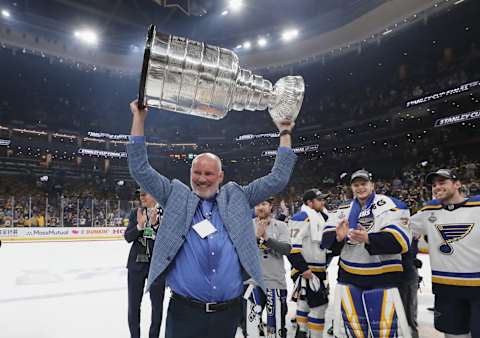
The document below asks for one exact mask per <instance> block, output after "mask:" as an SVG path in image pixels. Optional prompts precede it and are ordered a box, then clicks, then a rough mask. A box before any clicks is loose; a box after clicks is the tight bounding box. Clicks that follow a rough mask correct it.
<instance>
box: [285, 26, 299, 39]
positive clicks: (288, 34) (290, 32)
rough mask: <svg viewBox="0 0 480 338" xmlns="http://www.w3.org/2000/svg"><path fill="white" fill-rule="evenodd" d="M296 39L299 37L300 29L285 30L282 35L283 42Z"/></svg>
mask: <svg viewBox="0 0 480 338" xmlns="http://www.w3.org/2000/svg"><path fill="white" fill-rule="evenodd" d="M296 37H298V29H295V28H291V29H287V30H284V31H283V33H282V39H283V41H290V40H292V39H294V38H296Z"/></svg>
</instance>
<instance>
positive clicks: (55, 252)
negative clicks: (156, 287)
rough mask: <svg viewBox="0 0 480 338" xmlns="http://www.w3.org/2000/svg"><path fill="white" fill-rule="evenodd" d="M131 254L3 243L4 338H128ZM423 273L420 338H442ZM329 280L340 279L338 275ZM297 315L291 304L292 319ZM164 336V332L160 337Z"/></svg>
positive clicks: (105, 245)
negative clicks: (435, 328)
mask: <svg viewBox="0 0 480 338" xmlns="http://www.w3.org/2000/svg"><path fill="white" fill-rule="evenodd" d="M129 249H130V247H129V245H128V244H127V243H126V242H124V241H88V242H41V243H4V244H3V246H2V247H1V248H0V268H1V272H0V337H1V338H97V337H105V338H110V337H115V338H128V337H129V332H128V325H127V270H126V268H125V264H126V261H127V255H128V252H129ZM422 260H423V261H424V263H426V264H424V268H423V271H425V269H426V270H427V271H428V269H429V264H428V258H427V257H425V256H424V257H422ZM423 271H422V274H423V276H424V277H425V282H424V284H423V287H422V290H421V293H420V294H419V325H420V331H421V332H420V333H421V337H425V338H427V337H428V338H434V337H442V335H440V333H439V332H437V331H435V330H434V329H433V324H432V322H433V314H432V313H431V312H429V311H427V310H426V308H427V307H429V306H431V305H432V304H433V296H432V294H431V289H430V275H429V273H424V272H423ZM330 277H331V278H334V277H335V272H334V271H331V272H330ZM331 285H333V284H331ZM167 302H168V297H166V303H167ZM149 303H150V300H149V297H148V296H147V297H144V302H143V306H142V337H147V336H148V325H149V323H148V320H149V316H150V304H149ZM166 308H167V304H166V305H165V309H166ZM164 312H165V311H164ZM294 312H295V308H294V305H293V304H289V316H291V315H293V313H294ZM327 320H328V316H327ZM327 326H328V325H327ZM163 331H164V328H163V327H162V335H161V337H163ZM291 331H292V330H290V333H292V332H291ZM237 336H238V337H241V335H240V334H238V335H237ZM325 336H326V337H328V335H325Z"/></svg>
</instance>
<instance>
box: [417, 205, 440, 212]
mask: <svg viewBox="0 0 480 338" xmlns="http://www.w3.org/2000/svg"><path fill="white" fill-rule="evenodd" d="M442 208H443V206H442V205H441V204H439V205H427V206H425V207H423V208H422V209H420V211H424V210H438V209H442Z"/></svg>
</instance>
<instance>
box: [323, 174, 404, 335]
mask: <svg viewBox="0 0 480 338" xmlns="http://www.w3.org/2000/svg"><path fill="white" fill-rule="evenodd" d="M350 182H351V188H352V191H353V195H354V199H353V200H352V201H351V202H350V203H349V204H346V205H343V206H340V207H339V209H338V210H337V211H336V212H334V213H331V217H330V218H329V220H328V221H327V224H326V226H325V228H324V232H323V238H322V245H321V247H322V248H326V249H331V250H333V252H334V253H339V254H340V259H339V270H338V284H337V286H336V288H335V302H334V335H335V336H336V337H392V336H395V337H410V332H409V328H408V323H407V321H406V318H405V313H404V309H403V306H402V301H401V299H400V295H399V292H398V289H397V286H398V284H399V282H400V280H401V274H402V271H403V267H402V257H401V254H402V253H406V252H407V251H408V250H409V246H410V238H411V235H410V232H409V230H408V228H407V226H408V221H409V216H410V212H409V210H408V208H407V207H406V205H405V204H404V203H403V202H401V201H399V200H396V199H394V198H391V197H388V196H385V195H380V194H375V192H374V183H373V182H372V176H371V174H370V173H369V172H368V171H366V170H358V171H356V172H354V173H353V174H352V176H351V180H350Z"/></svg>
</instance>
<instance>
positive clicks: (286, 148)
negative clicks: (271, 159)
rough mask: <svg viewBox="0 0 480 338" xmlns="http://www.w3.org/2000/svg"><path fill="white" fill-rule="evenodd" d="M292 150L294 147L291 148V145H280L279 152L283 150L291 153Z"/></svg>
mask: <svg viewBox="0 0 480 338" xmlns="http://www.w3.org/2000/svg"><path fill="white" fill-rule="evenodd" d="M291 151H292V148H289V147H278V152H279V153H280V152H283V153H287V152H288V153H289V152H291Z"/></svg>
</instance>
